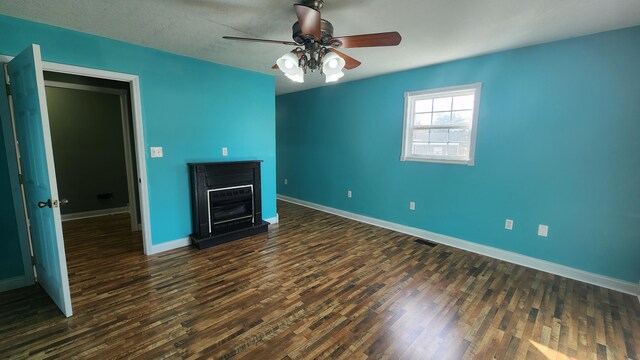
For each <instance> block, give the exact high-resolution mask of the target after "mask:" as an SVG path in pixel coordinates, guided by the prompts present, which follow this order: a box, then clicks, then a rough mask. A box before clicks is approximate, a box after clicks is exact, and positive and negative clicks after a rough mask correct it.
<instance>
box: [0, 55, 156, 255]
mask: <svg viewBox="0 0 640 360" xmlns="http://www.w3.org/2000/svg"><path fill="white" fill-rule="evenodd" d="M11 59H13V57H12V56H6V55H0V62H9V61H11ZM42 67H43V70H46V71H52V72H58V73H63V74H71V75H80V76H88V77H94V78H100V79H108V80H116V81H124V82H128V83H129V84H130V90H131V93H130V96H131V105H132V106H133V111H132V115H133V124H134V131H133V132H134V134H133V135H134V139H135V146H136V160H137V162H136V163H137V165H138V188H139V197H140V198H139V201H140V215H141V217H142V219H141V223H142V239H143V245H144V253H145V254H147V255H149V254H151V247H152V244H153V243H152V239H151V216H150V207H149V192H148V191H149V190H148V182H147V161H146V152H145V148H146V144H145V141H144V126H143V119H142V101H141V99H140V78H139V77H138V75H132V74H126V73H119V72H113V71H106V70H98V69H92V68H86V67H80V66H74V65H65V64H58V63H53V62H47V61H43V62H42Z"/></svg>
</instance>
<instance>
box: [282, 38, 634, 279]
mask: <svg viewBox="0 0 640 360" xmlns="http://www.w3.org/2000/svg"><path fill="white" fill-rule="evenodd" d="M380 51H384V50H380ZM639 64H640V27H634V28H629V29H623V30H618V31H612V32H607V33H601V34H596V35H592V36H586V37H581V38H576V39H571V40H566V41H559V42H554V43H549V44H545V45H539V46H533V47H527V48H522V49H517V50H512V51H506V52H501V53H497V54H492V55H487V56H481V57H475V58H470V59H465V60H460V61H455V62H450V63H445V64H440V65H435V66H429V67H424V68H419V69H415V70H409V71H404V72H399V73H394V74H390V75H385V76H379V77H374V78H369V79H365V80H360V81H353V82H347V83H342V84H338V85H335V86H329V87H324V88H320V89H315V90H309V91H304V92H299V93H293V94H288V95H282V96H278V97H277V99H276V110H277V114H276V124H277V152H278V160H277V164H278V171H277V173H278V193H279V194H282V195H286V196H290V197H294V198H298V199H302V200H306V201H310V202H314V203H317V204H322V205H326V206H330V207H333V208H338V209H341V210H346V211H350V212H354V213H358V214H362V215H366V216H370V217H374V218H378V219H383V220H387V221H392V222H395V223H399V224H403V225H408V226H413V227H417V228H420V229H425V230H429V231H432V232H436V233H440V234H445V235H449V236H453V237H457V238H460V239H464V240H468V241H472V242H476V243H480V244H484V245H489V246H492V247H496V248H500V249H505V250H508V251H513V252H516V253H520V254H524V255H528V256H532V257H535V258H539V259H544V260H548V261H552V262H555V263H558V264H563V265H567V266H570V267H574V268H578V269H583V270H586V271H589V272H593V273H597V274H602V275H607V276H611V277H614V278H618V279H622V280H627V281H631V282H635V283H637V282H638V280H640V262H638V256H639V254H640V141H638V136H639V134H640V66H639ZM363 66H366V62H365V63H364V65H363ZM348 77H349V74H348V73H347V74H346V75H345V79H348ZM474 82H481V83H482V98H481V104H480V113H479V120H478V135H477V146H476V161H475V164H476V165H475V166H472V167H469V166H463V165H450V164H435V163H419V162H401V161H400V153H401V143H402V124H403V111H404V110H403V105H404V92H406V91H415V90H422V89H430V88H439V87H445V86H453V85H461V84H468V83H474ZM285 178H286V179H288V185H284V179H285ZM348 189H350V190H352V191H353V198H352V199H348V198H347V197H346V192H347V190H348ZM411 200H413V201H415V202H416V210H415V211H409V209H408V208H409V206H408V203H409V201H411ZM507 218H509V219H513V220H514V221H515V225H514V229H513V231H506V230H504V221H505V219H507ZM538 224H547V225H549V237H547V238H542V237H538V236H537V225H538Z"/></svg>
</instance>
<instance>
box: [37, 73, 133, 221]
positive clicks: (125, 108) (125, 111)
mask: <svg viewBox="0 0 640 360" xmlns="http://www.w3.org/2000/svg"><path fill="white" fill-rule="evenodd" d="M44 85H45V86H49V87H55V88H61V89H72V90H82V91H89V92H97V93H102V94H111V95H118V96H119V97H120V118H121V120H122V121H121V122H122V138H123V143H124V161H125V168H126V171H127V189H128V195H129V215H130V217H131V231H138V230H140V227H139V224H140V222H139V221H138V210H137V206H136V193H135V191H136V190H135V186H136V179H135V178H134V176H133V175H134V172H133V162H132V161H131V134H129V133H130V131H129V104H128V102H127V91H126V90H123V89H114V88H107V87H102V86H94V85H82V84H74V83H68V82H62V81H51V80H45V81H44ZM98 216H99V215H98ZM63 221H64V217H63Z"/></svg>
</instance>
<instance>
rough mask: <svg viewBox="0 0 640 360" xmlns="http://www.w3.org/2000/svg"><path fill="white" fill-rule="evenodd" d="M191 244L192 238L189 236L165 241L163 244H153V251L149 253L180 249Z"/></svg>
mask: <svg viewBox="0 0 640 360" xmlns="http://www.w3.org/2000/svg"><path fill="white" fill-rule="evenodd" d="M190 245H191V239H189V238H188V237H186V238H182V239H177V240H173V241H167V242H163V243H162V244H158V245H152V246H151V251H150V252H149V253H148V254H147V255H153V254H159V253H161V252H165V251H169V250H173V249H178V248H181V247H186V246H190Z"/></svg>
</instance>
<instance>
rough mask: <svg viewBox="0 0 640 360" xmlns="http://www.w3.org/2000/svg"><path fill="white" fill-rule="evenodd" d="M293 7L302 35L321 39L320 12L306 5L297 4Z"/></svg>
mask: <svg viewBox="0 0 640 360" xmlns="http://www.w3.org/2000/svg"><path fill="white" fill-rule="evenodd" d="M293 7H294V8H295V10H296V15H297V16H298V23H299V24H300V30H302V33H303V34H305V35H313V36H315V38H316V39H320V12H319V11H318V10H315V9H312V8H310V7H306V6H304V5H298V4H296V5H293Z"/></svg>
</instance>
